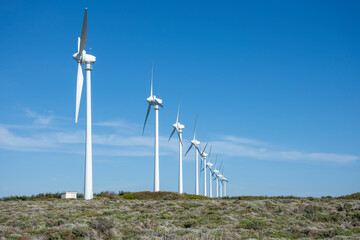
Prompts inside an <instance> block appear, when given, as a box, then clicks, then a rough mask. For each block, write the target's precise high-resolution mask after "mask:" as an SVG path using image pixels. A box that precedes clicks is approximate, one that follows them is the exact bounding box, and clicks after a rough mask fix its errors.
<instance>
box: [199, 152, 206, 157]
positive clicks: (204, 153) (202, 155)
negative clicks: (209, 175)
mask: <svg viewBox="0 0 360 240" xmlns="http://www.w3.org/2000/svg"><path fill="white" fill-rule="evenodd" d="M200 155H201V157H203V158H206V157H207V156H208V154H207V153H206V152H203V153H201V154H200Z"/></svg>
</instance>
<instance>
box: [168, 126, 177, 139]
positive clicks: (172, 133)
mask: <svg viewBox="0 0 360 240" xmlns="http://www.w3.org/2000/svg"><path fill="white" fill-rule="evenodd" d="M175 130H176V128H174V130H173V131H172V132H171V134H170V137H169V140H168V141H170V139H171V137H172V135H174V133H175Z"/></svg>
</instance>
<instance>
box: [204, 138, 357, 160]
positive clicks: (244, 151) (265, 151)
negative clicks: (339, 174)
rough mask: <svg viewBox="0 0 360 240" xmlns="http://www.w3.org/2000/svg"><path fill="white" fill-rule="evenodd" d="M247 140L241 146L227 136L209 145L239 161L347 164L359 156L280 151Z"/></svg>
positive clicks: (217, 151)
mask: <svg viewBox="0 0 360 240" xmlns="http://www.w3.org/2000/svg"><path fill="white" fill-rule="evenodd" d="M248 140H249V139H248ZM248 140H247V141H245V144H242V143H240V142H239V141H238V138H237V137H233V136H229V137H224V138H223V140H221V141H214V142H211V143H210V144H212V145H214V146H216V153H218V154H222V155H224V156H230V157H240V158H241V159H246V158H255V159H262V160H273V161H321V162H337V163H349V162H353V161H356V160H359V156H356V155H350V154H335V153H306V152H300V151H281V150H278V149H273V148H271V147H268V146H270V145H267V144H263V145H262V144H258V143H260V141H256V140H250V141H248ZM242 142H244V141H242ZM249 143H256V144H249Z"/></svg>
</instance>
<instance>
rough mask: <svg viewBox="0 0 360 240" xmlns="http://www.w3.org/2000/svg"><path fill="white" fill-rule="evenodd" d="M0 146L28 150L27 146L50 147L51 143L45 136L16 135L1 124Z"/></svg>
mask: <svg viewBox="0 0 360 240" xmlns="http://www.w3.org/2000/svg"><path fill="white" fill-rule="evenodd" d="M0 146H2V147H3V148H7V149H14V150H21V149H24V150H26V151H28V150H30V149H29V148H36V149H39V148H48V147H51V146H52V144H51V143H50V141H49V139H47V138H46V137H45V136H38V137H32V136H31V137H23V136H19V135H16V134H15V133H13V132H11V131H9V130H8V129H7V128H6V127H4V126H3V125H0Z"/></svg>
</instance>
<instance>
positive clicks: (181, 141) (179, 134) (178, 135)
mask: <svg viewBox="0 0 360 240" xmlns="http://www.w3.org/2000/svg"><path fill="white" fill-rule="evenodd" d="M176 132H177V135H178V137H179V141H180V143H181V145H183V143H182V140H181V138H180V133H179V131H176Z"/></svg>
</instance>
